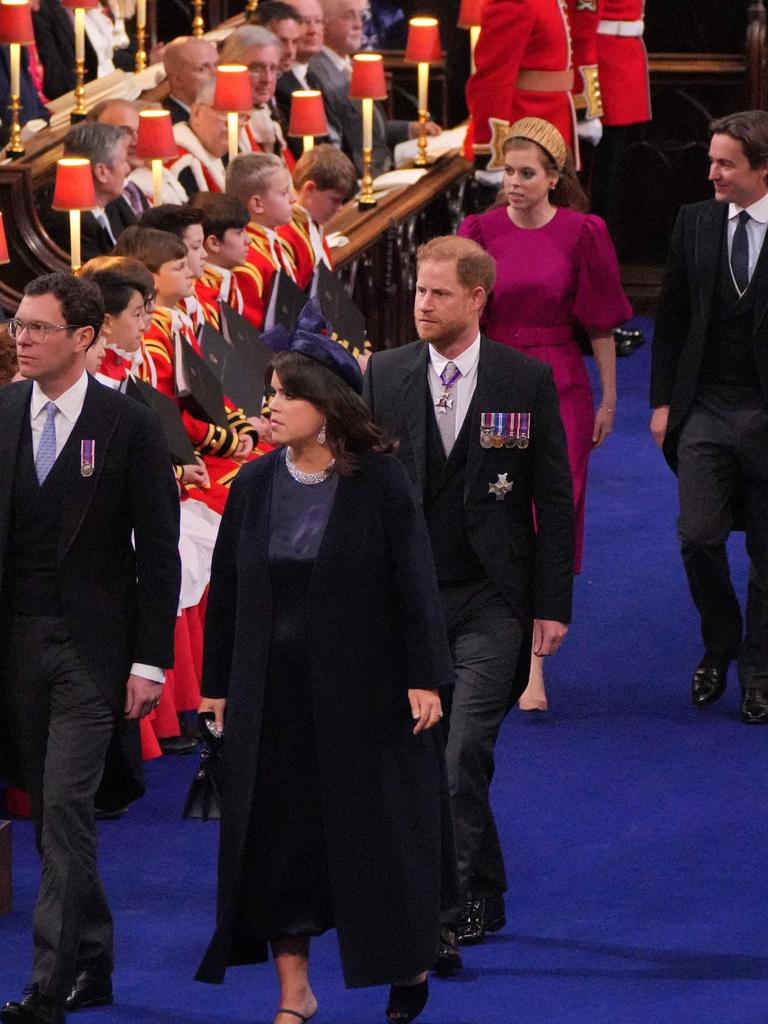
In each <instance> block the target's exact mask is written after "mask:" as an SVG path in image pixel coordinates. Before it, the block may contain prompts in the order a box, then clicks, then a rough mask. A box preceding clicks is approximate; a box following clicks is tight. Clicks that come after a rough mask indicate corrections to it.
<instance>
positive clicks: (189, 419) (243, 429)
mask: <svg viewBox="0 0 768 1024" xmlns="http://www.w3.org/2000/svg"><path fill="white" fill-rule="evenodd" d="M187 343H188V344H190V345H191V346H192V347H193V348H194V350H195V351H196V352H197V354H198V355H199V354H200V346H199V344H198V341H197V338H196V337H195V332H194V331H193V329H192V324H191V322H190V321H189V318H188V317H186V316H185V315H184V313H182V312H181V311H180V310H178V309H166V308H164V307H162V306H158V307H157V308H156V309H155V312H154V314H153V316H152V323H151V325H150V327H149V329H148V330H147V331H146V333H145V334H144V337H143V339H142V343H141V347H142V352H143V354H144V363H143V365H142V367H141V372H140V376H141V379H142V380H145V381H147V382H148V383H150V384H151V385H152V387H155V388H157V389H158V391H162V393H163V394H164V395H168V397H169V398H172V399H173V400H174V401H178V398H177V393H176V351H177V347H178V346H180V345H182V344H187ZM179 408H180V412H181V418H182V420H183V422H184V426H185V428H186V431H187V434H188V435H189V439H190V441H191V442H192V444H193V445H194V448H195V451H196V452H197V453H198V454H199V455H200V456H201V457H202V459H203V462H204V463H205V468H206V469H207V470H208V475H209V476H210V478H211V489H210V491H201V492H200V497H201V498H202V500H204V501H205V502H206V504H208V505H209V506H210V507H211V508H213V509H214V510H215V511H216V512H219V513H221V512H222V511H223V509H224V503H225V501H226V496H227V493H228V490H229V487H230V485H231V483H232V481H233V480H234V478H235V476H236V475H237V472H238V470H239V469H240V463H239V462H235V461H234V459H233V458H232V455H234V453H235V451H236V449H237V446H238V444H239V442H240V437H241V436H243V435H246V434H251V435H253V434H255V433H256V431H255V430H254V428H253V427H252V426H251V424H250V423H249V422H248V420H247V419H246V417H245V413H244V412H243V410H242V409H238V408H236V407H235V405H234V403H233V402H231V401H230V400H229V399H228V398H226V397H225V399H224V408H225V410H226V413H227V419H228V420H229V426H228V427H220V426H218V425H217V424H215V423H209V422H208V421H207V420H201V419H198V418H197V417H196V416H193V415H192V413H190V412H189V411H188V410H187V409H185V408H184V407H183V406H181V405H180V406H179ZM261 454H262V452H260V451H258V450H257V451H255V452H254V455H261ZM196 493H197V492H196Z"/></svg>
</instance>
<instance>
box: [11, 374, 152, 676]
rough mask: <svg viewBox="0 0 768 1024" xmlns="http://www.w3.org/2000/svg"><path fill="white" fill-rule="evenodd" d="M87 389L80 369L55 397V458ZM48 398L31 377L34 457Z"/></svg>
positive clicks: (138, 668) (142, 672) (146, 669)
mask: <svg viewBox="0 0 768 1024" xmlns="http://www.w3.org/2000/svg"><path fill="white" fill-rule="evenodd" d="M87 390H88V374H87V373H86V372H85V371H83V375H82V377H79V378H78V379H77V381H75V383H74V384H73V385H72V387H71V388H69V389H68V390H67V391H65V392H64V393H63V394H61V395H59V397H58V398H57V399H56V408H57V409H58V410H59V412H58V414H57V415H56V416H55V417H54V420H53V426H54V430H55V432H56V458H57V459H58V457H59V455H61V452H62V449H63V448H64V445H65V444H66V443H67V441H68V440H69V436H70V434H71V433H72V431H73V430H74V427H75V423H77V420H78V419H79V417H80V413H81V412H82V411H83V403H84V402H85V393H86V391H87ZM49 401H50V399H49V398H48V396H47V395H46V394H45V392H44V391H43V389H42V388H41V387H40V385H39V384H38V383H37V381H34V382H33V384H32V397H31V399H30V402H29V418H30V426H31V428H32V452H33V454H34V456H35V458H37V449H38V447H39V445H40V438H41V437H42V433H43V427H44V426H45V420H46V417H47V415H48V414H47V412H45V411H44V410H45V406H46V405H47V404H48V402H49ZM94 457H95V458H96V459H98V458H99V452H94ZM131 675H136V676H142V677H143V678H144V679H150V680H151V681H152V682H153V683H164V682H165V672H164V670H163V669H161V668H157V667H156V666H154V665H142V664H140V663H139V662H135V663H134V664H133V665H131Z"/></svg>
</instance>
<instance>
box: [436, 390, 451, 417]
mask: <svg viewBox="0 0 768 1024" xmlns="http://www.w3.org/2000/svg"><path fill="white" fill-rule="evenodd" d="M452 408H453V395H452V394H451V393H450V391H444V392H443V393H442V395H440V398H439V399H438V401H437V411H438V412H442V413H447V412H448V410H449V409H452Z"/></svg>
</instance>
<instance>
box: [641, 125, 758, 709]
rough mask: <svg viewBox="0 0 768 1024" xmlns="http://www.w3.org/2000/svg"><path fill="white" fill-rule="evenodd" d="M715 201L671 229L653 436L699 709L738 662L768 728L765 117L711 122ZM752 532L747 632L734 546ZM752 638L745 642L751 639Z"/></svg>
mask: <svg viewBox="0 0 768 1024" xmlns="http://www.w3.org/2000/svg"><path fill="white" fill-rule="evenodd" d="M711 130H712V139H711V142H710V148H709V159H710V172H709V179H710V181H711V182H712V183H713V185H714V189H715V197H714V199H713V200H709V201H708V202H704V203H696V204H695V205H692V206H684V207H683V208H682V210H681V211H680V214H679V216H678V219H677V224H676V225H675V231H674V235H673V237H672V243H671V247H670V252H669V258H668V261H667V268H666V273H665V276H664V287H663V291H662V299H661V303H660V306H659V312H658V317H657V321H656V334H655V337H654V342H653V369H652V382H651V405H652V406H653V410H654V411H653V416H652V418H651V432H652V433H653V436H654V438H655V440H656V442H657V444H659V445H661V446H663V449H664V454H665V456H666V458H667V461H668V462H669V463H670V465H671V466H672V468H673V469H674V470H675V471H676V472H677V477H678V487H679V495H680V516H679V519H678V535H679V537H680V541H681V544H682V556H683V563H684V565H685V570H686V573H687V575H688V583H689V586H690V589H691V595H692V597H693V600H694V602H695V604H696V607H697V609H698V611H699V615H700V616H701V632H702V637H703V640H704V657H703V658H702V660H701V663H700V664H699V666H698V668H697V669H696V671H695V672H694V675H693V683H692V699H693V703H694V705H695V706H697V707H704V706H706V705H708V704H711V703H713V702H714V701H716V700H718V698H719V697H721V696H722V694H723V692H724V690H725V685H726V676H727V672H728V666H729V664H730V662H731V661H732V660H733V659H734V658H736V659H737V660H738V670H739V681H740V684H741V690H742V704H741V713H742V719H743V721H745V722H747V723H751V724H765V723H768V321H766V319H765V315H766V312H767V311H768V246H766V245H765V234H766V229H767V228H768V113H766V111H764V110H749V111H746V112H743V113H739V114H732V115H730V116H728V117H724V118H722V119H720V120H718V121H715V122H714V123H713V124H712V126H711ZM734 525H739V526H740V527H741V528H745V529H746V536H747V552H748V554H749V559H750V573H749V587H748V593H747V611H746V630H744V626H743V622H742V614H741V609H740V607H739V602H738V599H737V597H736V593H735V591H734V588H733V584H732V582H731V576H730V570H729V566H728V558H727V555H726V549H725V542H726V539H727V537H728V534H729V533H730V531H731V529H732V528H733V527H734ZM742 634H743V636H742Z"/></svg>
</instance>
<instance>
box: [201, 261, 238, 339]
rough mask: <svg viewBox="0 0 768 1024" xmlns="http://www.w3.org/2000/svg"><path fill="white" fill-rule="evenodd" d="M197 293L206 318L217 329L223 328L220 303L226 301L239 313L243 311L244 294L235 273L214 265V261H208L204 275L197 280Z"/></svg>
mask: <svg viewBox="0 0 768 1024" xmlns="http://www.w3.org/2000/svg"><path fill="white" fill-rule="evenodd" d="M195 295H196V296H197V300H198V302H199V304H200V306H201V308H202V310H203V314H204V316H205V319H206V320H207V321H208V323H209V324H211V326H212V327H215V328H216V330H217V331H220V330H221V313H220V311H219V303H221V302H226V303H227V305H228V306H232V308H233V309H235V310H237V312H238V313H242V312H243V294H242V292H241V291H240V288H239V286H238V283H237V281H236V280H235V275H234V274H233V272H232V271H231V270H224V269H223V268H222V267H214V266H213V264H212V263H206V265H205V271H204V272H203V276H202V277H198V279H197V280H196V281H195Z"/></svg>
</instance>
